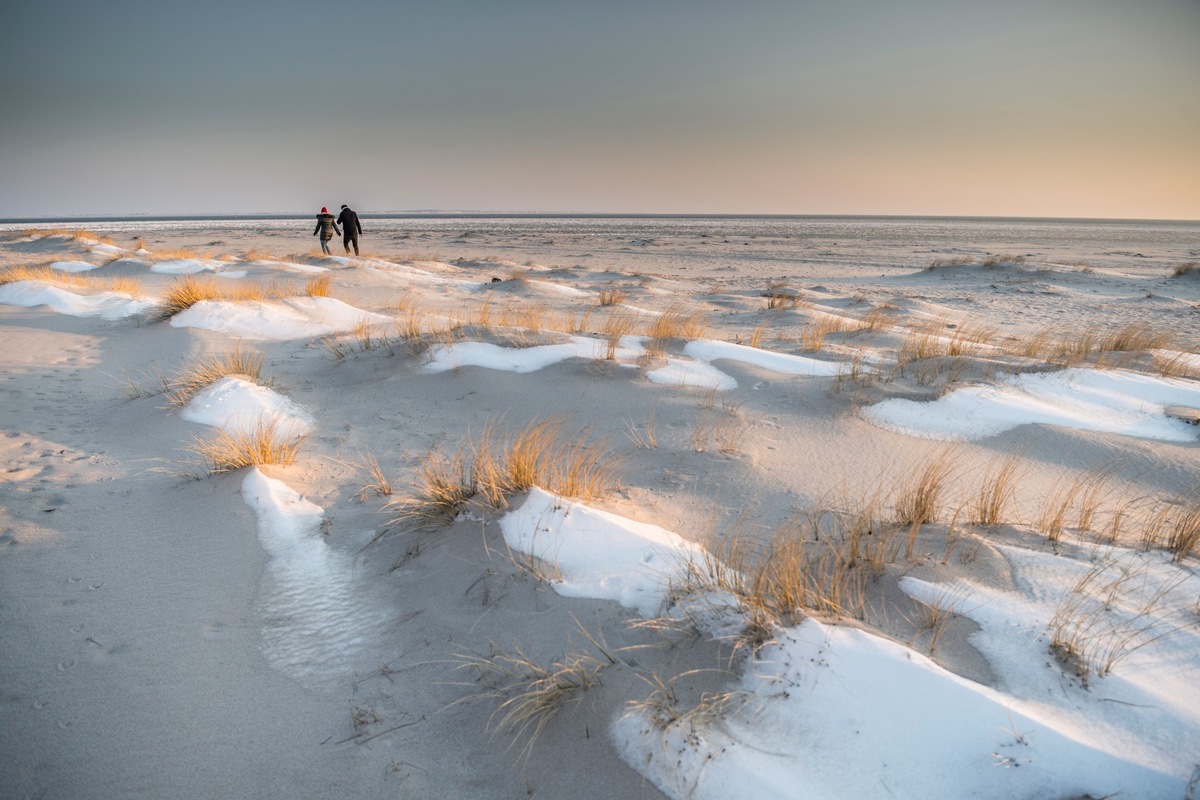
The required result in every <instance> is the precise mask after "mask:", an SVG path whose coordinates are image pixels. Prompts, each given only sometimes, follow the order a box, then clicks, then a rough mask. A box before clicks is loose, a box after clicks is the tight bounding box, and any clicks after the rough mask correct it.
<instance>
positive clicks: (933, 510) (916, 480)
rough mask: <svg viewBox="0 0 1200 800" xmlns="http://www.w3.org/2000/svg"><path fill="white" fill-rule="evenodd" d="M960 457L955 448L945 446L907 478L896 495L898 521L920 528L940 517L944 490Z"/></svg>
mask: <svg viewBox="0 0 1200 800" xmlns="http://www.w3.org/2000/svg"><path fill="white" fill-rule="evenodd" d="M956 457H957V451H956V449H955V448H953V447H948V448H945V449H943V450H941V451H940V452H939V453H937V454H936V455H934V456H933V457H931V458H929V459H927V460H926V461H925V462H924V463H923V464H922V465H920V466H918V467H917V468H916V469H915V470H914V471H913V473H912V474H911V475H909V476H908V477H907V478H905V479H904V480H903V482H902V483H901V484H900V487H899V489H898V490H897V495H896V501H895V509H896V522H898V523H899V524H901V525H909V526H912V527H913V528H919V527H920V526H921V525H923V524H925V523H926V522H935V521H936V520H937V516H938V509H939V508H940V506H941V498H942V493H943V492H944V491H945V488H946V482H947V481H948V480H949V478H950V474H951V470H952V468H953V466H954V462H955V460H956Z"/></svg>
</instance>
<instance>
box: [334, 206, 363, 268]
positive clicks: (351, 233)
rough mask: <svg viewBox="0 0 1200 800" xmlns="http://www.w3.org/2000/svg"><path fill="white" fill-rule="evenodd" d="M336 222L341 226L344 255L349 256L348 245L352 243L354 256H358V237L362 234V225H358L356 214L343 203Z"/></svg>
mask: <svg viewBox="0 0 1200 800" xmlns="http://www.w3.org/2000/svg"><path fill="white" fill-rule="evenodd" d="M337 221H338V224H339V225H341V226H342V247H344V248H346V254H347V255H349V253H350V243H351V242H354V255H358V235H359V234H360V233H362V225H359V224H358V214H355V213H354V209H352V208H351V207H350V206H348V205H346V204H345V203H343V204H342V213H341V214H338V218H337Z"/></svg>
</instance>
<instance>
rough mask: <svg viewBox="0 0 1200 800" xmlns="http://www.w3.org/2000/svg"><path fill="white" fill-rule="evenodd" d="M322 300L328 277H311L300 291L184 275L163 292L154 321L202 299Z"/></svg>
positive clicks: (284, 286) (288, 286) (277, 285)
mask: <svg viewBox="0 0 1200 800" xmlns="http://www.w3.org/2000/svg"><path fill="white" fill-rule="evenodd" d="M301 294H304V295H307V296H309V297H326V296H328V294H329V276H328V275H323V276H321V277H320V278H314V279H313V280H311V281H309V282H308V283H307V284H306V286H305V287H304V288H303V289H301V288H299V287H297V286H295V285H293V284H287V283H277V282H274V281H272V282H271V283H268V284H266V285H263V284H260V283H246V282H243V281H232V280H218V279H217V278H215V277H205V278H198V277H196V276H194V275H185V276H184V277H183V278H180V279H179V280H177V281H175V283H174V284H173V285H172V286H171V287H170V288H169V289H167V291H166V292H164V293H163V297H162V301H161V303H160V305H159V310H158V314H157V318H158V319H160V320H165V319H170V318H171V317H173V316H175V315H176V314H179V313H180V312H183V311H186V310H187V309H189V308H191V307H192V306H194V305H195V304H196V303H199V302H201V301H204V300H228V301H233V302H255V301H263V300H274V299H278V298H281V297H296V296H298V295H301Z"/></svg>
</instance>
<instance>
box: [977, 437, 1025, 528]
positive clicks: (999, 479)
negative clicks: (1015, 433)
mask: <svg viewBox="0 0 1200 800" xmlns="http://www.w3.org/2000/svg"><path fill="white" fill-rule="evenodd" d="M1021 461H1022V459H1021V456H1019V455H1016V454H1014V455H1010V456H1008V457H1006V458H1004V459H1003V460H1002V461H1000V462H999V463H998V464H997V463H993V464H991V465H990V466H989V467H988V468H987V471H986V472H985V473H984V476H983V480H982V482H981V483H980V485H979V489H978V491H977V492H976V494H975V497H974V498H973V499H972V503H971V522H973V523H974V524H976V525H999V524H1001V523H1002V522H1004V521H1005V515H1006V513H1007V512H1008V507H1009V505H1010V504H1011V503H1012V501H1013V499H1014V498H1015V497H1016V492H1017V481H1018V480H1019V479H1020V472H1021Z"/></svg>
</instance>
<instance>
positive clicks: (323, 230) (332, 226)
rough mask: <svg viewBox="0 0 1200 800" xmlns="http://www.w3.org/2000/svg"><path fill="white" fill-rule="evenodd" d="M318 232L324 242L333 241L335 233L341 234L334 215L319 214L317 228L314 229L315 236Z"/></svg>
mask: <svg viewBox="0 0 1200 800" xmlns="http://www.w3.org/2000/svg"><path fill="white" fill-rule="evenodd" d="M318 232H320V234H321V238H322V239H323V240H324V241H329V240H330V239H332V238H333V234H335V233H337V234H340V233H341V231H339V230H338V226H337V223H336V222H334V221H333V214H317V227H315V228H313V236H316V235H317V233H318Z"/></svg>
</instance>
